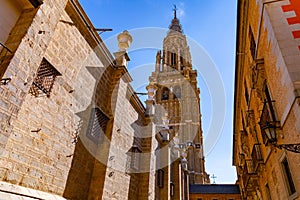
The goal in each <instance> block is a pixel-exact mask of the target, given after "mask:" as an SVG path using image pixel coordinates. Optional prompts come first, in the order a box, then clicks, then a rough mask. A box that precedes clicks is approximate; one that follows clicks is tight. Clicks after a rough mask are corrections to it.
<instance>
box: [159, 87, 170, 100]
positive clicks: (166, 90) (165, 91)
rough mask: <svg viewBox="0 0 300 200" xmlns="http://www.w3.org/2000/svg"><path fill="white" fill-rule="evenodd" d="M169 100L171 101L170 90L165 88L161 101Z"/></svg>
mask: <svg viewBox="0 0 300 200" xmlns="http://www.w3.org/2000/svg"><path fill="white" fill-rule="evenodd" d="M168 99H169V89H168V88H166V87H164V88H163V89H162V92H161V100H168Z"/></svg>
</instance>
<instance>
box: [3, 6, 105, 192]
mask: <svg viewBox="0 0 300 200" xmlns="http://www.w3.org/2000/svg"><path fill="white" fill-rule="evenodd" d="M65 4H66V1H59V2H57V1H46V2H44V4H43V5H42V6H41V7H40V8H39V10H38V11H37V14H36V15H35V16H34V19H33V22H32V24H31V25H30V26H29V28H28V29H27V34H26V35H25V36H24V38H23V39H22V41H21V43H20V45H19V46H18V48H17V50H16V52H15V54H14V57H13V58H12V60H11V62H10V64H9V66H8V68H7V71H6V72H5V74H4V76H5V77H10V75H13V77H12V81H11V82H10V83H9V85H7V86H1V91H2V92H1V94H0V95H1V99H2V100H6V99H7V101H8V102H6V103H3V104H2V105H3V106H2V107H1V115H2V116H3V117H5V116H7V115H8V116H9V119H10V120H7V119H5V118H2V120H1V123H2V127H7V128H6V132H5V128H3V129H1V130H2V133H1V138H2V139H1V141H2V144H3V145H2V148H3V147H4V148H5V149H4V150H2V151H3V153H2V155H1V160H0V173H1V176H0V177H1V180H3V181H7V182H10V183H13V184H17V185H22V186H25V187H29V188H34V189H37V190H42V191H46V192H50V193H56V194H59V195H62V194H63V192H64V189H65V185H66V182H67V178H68V173H69V170H70V167H71V161H72V159H73V156H74V155H73V152H74V149H75V144H74V143H73V141H74V133H76V131H78V130H77V128H78V121H79V117H78V115H76V114H74V113H76V112H79V111H81V110H83V109H84V108H85V107H86V106H88V105H87V102H90V101H91V98H92V97H93V93H92V92H93V88H94V86H95V84H96V80H95V78H93V76H92V75H91V74H90V73H89V71H88V70H87V69H86V68H85V66H96V67H99V66H100V67H101V66H103V65H102V64H101V62H100V61H99V59H98V57H97V56H96V55H95V54H94V53H93V52H92V49H91V48H90V45H89V44H88V43H87V42H86V40H85V39H84V38H83V37H82V35H81V33H80V32H79V31H78V29H77V28H76V27H75V26H72V25H70V24H72V20H71V19H70V18H69V17H68V14H67V13H66V12H65V11H64V7H65ZM21 17H22V16H21ZM23 17H24V16H23ZM22 20H23V19H22ZM61 20H63V21H68V22H70V24H68V23H63V22H61ZM17 25H18V24H17ZM14 30H17V27H16V28H14ZM40 30H45V32H44V33H42V34H38V32H39V31H40ZM70 50H72V51H70ZM43 57H45V58H46V59H47V60H48V61H49V62H50V63H51V64H52V65H53V66H54V67H55V68H56V69H57V70H58V71H59V72H60V73H61V74H62V76H61V77H59V78H58V79H57V81H56V82H55V84H54V87H53V89H52V93H51V95H50V98H47V97H41V98H35V97H33V96H31V95H30V94H28V90H29V87H30V86H31V83H32V81H33V77H34V75H35V73H36V71H37V68H38V67H39V64H40V62H41V60H42V58H43ZM72 89H74V92H73V93H69V92H70V90H72ZM83 128H86V127H85V126H82V129H83ZM39 129H41V130H40V131H37V132H35V131H36V130H39ZM9 131H10V132H9ZM3 132H4V133H3ZM82 146H83V145H81V144H80V143H78V148H79V149H80V152H81V154H80V156H81V157H79V158H78V157H76V159H78V160H80V162H81V164H85V165H84V166H85V168H86V171H85V172H86V173H88V174H89V173H90V175H87V177H89V176H91V172H92V169H93V164H94V159H93V158H92V157H91V156H89V152H86V153H85V152H84V150H83V149H84V147H82ZM75 155H77V154H75ZM89 169H91V171H89ZM83 178H86V177H83ZM80 181H81V180H80ZM88 181H89V178H87V179H86V180H84V182H85V183H86V185H87V189H88V187H89V186H88Z"/></svg>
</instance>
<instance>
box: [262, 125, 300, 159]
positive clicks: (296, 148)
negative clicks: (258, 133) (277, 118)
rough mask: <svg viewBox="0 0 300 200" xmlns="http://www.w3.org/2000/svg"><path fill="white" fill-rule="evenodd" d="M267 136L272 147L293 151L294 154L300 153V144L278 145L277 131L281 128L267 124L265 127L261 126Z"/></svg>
mask: <svg viewBox="0 0 300 200" xmlns="http://www.w3.org/2000/svg"><path fill="white" fill-rule="evenodd" d="M261 128H262V130H263V131H264V133H265V135H266V136H267V138H268V141H269V142H270V143H271V145H272V146H274V147H276V148H279V149H282V148H283V149H286V150H287V151H292V152H294V153H300V143H296V144H277V134H276V129H277V128H279V127H277V126H276V125H275V123H270V122H267V123H266V124H265V125H262V126H261Z"/></svg>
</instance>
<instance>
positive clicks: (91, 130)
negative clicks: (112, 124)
mask: <svg viewBox="0 0 300 200" xmlns="http://www.w3.org/2000/svg"><path fill="white" fill-rule="evenodd" d="M108 120H109V118H108V117H107V116H106V115H105V114H104V113H103V112H102V111H101V110H100V109H99V108H92V111H91V115H90V120H89V125H88V129H87V133H86V135H87V137H88V138H89V139H91V140H92V141H93V142H94V143H95V144H98V143H102V142H103V140H104V135H105V131H106V126H107V123H108Z"/></svg>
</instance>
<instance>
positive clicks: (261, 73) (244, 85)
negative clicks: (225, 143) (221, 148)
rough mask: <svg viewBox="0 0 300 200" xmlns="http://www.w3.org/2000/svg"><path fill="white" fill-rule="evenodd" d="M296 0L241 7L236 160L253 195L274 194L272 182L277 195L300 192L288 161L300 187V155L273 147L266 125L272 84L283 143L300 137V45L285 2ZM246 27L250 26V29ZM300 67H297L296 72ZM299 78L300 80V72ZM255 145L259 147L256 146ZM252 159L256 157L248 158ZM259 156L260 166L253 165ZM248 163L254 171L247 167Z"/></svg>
mask: <svg viewBox="0 0 300 200" xmlns="http://www.w3.org/2000/svg"><path fill="white" fill-rule="evenodd" d="M291 2H292V1H288V0H286V1H274V2H269V3H263V2H262V1H254V0H253V1H249V2H246V1H245V2H244V1H243V2H241V3H240V5H244V7H241V8H240V11H239V12H240V13H242V14H241V15H240V17H241V18H240V20H241V22H240V25H239V26H240V35H238V47H239V48H238V49H237V51H238V52H239V53H240V54H239V55H237V56H238V58H237V66H236V73H237V79H236V81H237V82H236V86H235V87H236V88H235V90H236V96H235V101H236V103H235V125H234V129H235V133H234V134H235V141H234V142H235V147H234V148H236V150H235V153H234V154H235V155H234V157H235V160H234V162H235V164H236V165H237V166H238V167H237V171H238V174H239V182H240V183H241V187H242V189H241V191H242V192H243V194H244V196H248V197H249V198H250V197H252V198H257V197H259V198H262V199H268V195H269V194H268V188H269V190H270V191H271V193H270V196H271V198H272V199H289V198H292V199H297V198H299V197H297V196H298V195H297V193H295V194H294V195H292V194H289V191H288V187H287V179H286V177H285V175H284V170H283V166H282V160H283V159H284V158H286V159H287V160H288V163H289V167H290V171H291V176H292V180H293V182H294V184H295V188H296V191H299V189H300V185H299V178H298V177H299V170H298V169H299V164H298V163H299V162H300V160H299V157H298V156H297V154H295V153H292V152H290V151H286V150H284V149H282V150H281V149H277V148H274V147H272V145H271V144H270V142H269V143H268V144H267V143H266V141H265V139H264V138H265V137H264V133H263V131H262V130H261V127H260V122H261V121H263V119H262V118H261V116H262V112H263V111H262V110H263V107H264V104H265V103H264V102H265V101H266V100H267V97H266V94H265V88H266V87H267V88H268V90H269V93H270V98H271V100H272V101H273V103H272V105H273V106H272V107H273V108H274V113H275V118H276V119H275V120H276V121H277V122H276V126H278V127H279V128H277V129H276V133H277V143H278V144H288V143H299V141H300V140H299V133H300V132H299V118H300V115H299V103H298V102H299V93H298V86H297V84H296V83H297V81H295V78H296V76H291V69H292V68H293V66H294V62H291V59H292V58H294V57H295V51H299V49H297V41H296V40H294V38H293V37H292V35H290V34H289V33H288V32H289V31H290V29H289V28H286V27H288V22H287V21H286V19H285V17H284V14H283V13H284V12H283V7H284V6H285V5H289V4H290V3H291ZM244 3H245V4H244ZM290 14H291V13H290ZM241 27H243V28H245V29H244V31H242V30H243V29H241ZM251 32H252V33H253V36H254V41H255V44H256V45H257V46H256V48H257V51H256V53H255V55H254V57H253V55H251V50H250V46H251V36H250V35H251ZM288 52H289V53H290V57H289V56H288V54H289V53H288ZM297 55H298V57H299V52H298V54H297ZM296 60H297V59H296ZM296 60H295V59H294V61H296ZM297 71H298V69H294V72H295V74H296V72H297ZM297 78H298V80H299V76H298V77H297ZM254 145H256V146H257V147H258V148H257V149H255V147H254ZM256 151H258V152H259V153H258V154H257V153H256ZM259 154H261V157H260V156H259ZM247 159H248V160H249V161H251V162H245V160H247ZM257 162H258V163H259V164H258V167H255V168H251V167H252V166H256V163H257ZM253 163H254V165H253ZM245 165H247V167H248V173H246V170H244V171H243V170H242V168H243V167H245ZM249 168H250V169H249ZM244 169H245V168H244Z"/></svg>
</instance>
